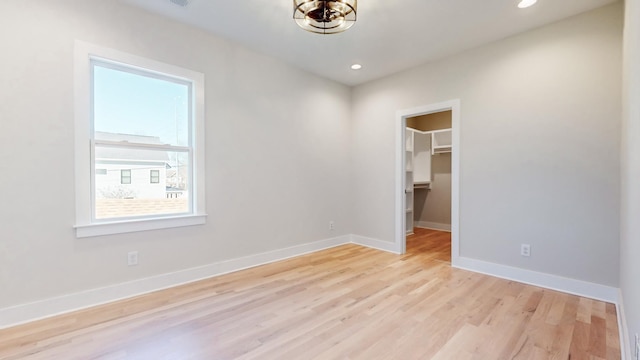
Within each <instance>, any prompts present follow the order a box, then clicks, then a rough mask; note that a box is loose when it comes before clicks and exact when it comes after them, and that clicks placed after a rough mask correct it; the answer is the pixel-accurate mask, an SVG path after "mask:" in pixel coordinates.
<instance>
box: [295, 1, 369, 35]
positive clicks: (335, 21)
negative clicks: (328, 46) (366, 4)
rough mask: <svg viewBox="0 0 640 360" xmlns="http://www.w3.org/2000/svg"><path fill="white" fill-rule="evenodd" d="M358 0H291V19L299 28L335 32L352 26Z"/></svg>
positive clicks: (325, 32) (316, 31) (324, 32)
mask: <svg viewBox="0 0 640 360" xmlns="http://www.w3.org/2000/svg"><path fill="white" fill-rule="evenodd" d="M357 12H358V0H333V1H318V0H293V19H294V20H295V21H296V23H297V24H298V26H300V27H301V28H303V29H305V30H307V31H311V32H314V33H318V34H336V33H340V32H343V31H345V30H347V29H348V28H350V27H351V26H353V24H355V22H356V17H357V16H356V14H357Z"/></svg>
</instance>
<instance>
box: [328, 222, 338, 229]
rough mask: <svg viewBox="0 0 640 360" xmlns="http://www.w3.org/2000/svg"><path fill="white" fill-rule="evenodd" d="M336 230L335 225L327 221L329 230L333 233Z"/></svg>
mask: <svg viewBox="0 0 640 360" xmlns="http://www.w3.org/2000/svg"><path fill="white" fill-rule="evenodd" d="M335 229H336V226H335V224H334V223H333V221H329V230H331V231H333V230H335Z"/></svg>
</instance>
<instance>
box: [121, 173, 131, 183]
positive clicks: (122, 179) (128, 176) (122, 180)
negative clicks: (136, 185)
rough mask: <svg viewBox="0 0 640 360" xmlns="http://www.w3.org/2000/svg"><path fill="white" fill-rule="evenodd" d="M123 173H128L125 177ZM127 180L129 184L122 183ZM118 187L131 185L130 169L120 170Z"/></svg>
mask: <svg viewBox="0 0 640 360" xmlns="http://www.w3.org/2000/svg"><path fill="white" fill-rule="evenodd" d="M125 172H129V175H127V176H125ZM127 178H128V179H129V182H124V179H127ZM120 185H131V169H120Z"/></svg>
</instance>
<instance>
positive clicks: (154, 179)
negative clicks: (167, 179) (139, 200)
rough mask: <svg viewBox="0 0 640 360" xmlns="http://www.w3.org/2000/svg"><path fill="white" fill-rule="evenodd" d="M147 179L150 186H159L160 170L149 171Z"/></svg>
mask: <svg viewBox="0 0 640 360" xmlns="http://www.w3.org/2000/svg"><path fill="white" fill-rule="evenodd" d="M149 177H150V182H151V183H152V184H160V170H151V173H150V174H149Z"/></svg>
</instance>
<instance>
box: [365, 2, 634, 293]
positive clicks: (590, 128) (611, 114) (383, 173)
mask: <svg viewBox="0 0 640 360" xmlns="http://www.w3.org/2000/svg"><path fill="white" fill-rule="evenodd" d="M622 10H623V9H622V5H621V4H620V3H617V4H613V5H610V6H606V7H604V8H600V9H598V10H595V11H592V12H587V13H584V14H581V15H578V16H575V17H572V18H569V19H566V20H563V21H560V22H558V23H555V24H551V25H549V26H545V27H542V28H539V29H536V30H533V31H530V32H527V33H524V34H521V35H518V36H514V37H510V38H507V39H504V40H501V41H498V42H495V43H492V44H489V45H486V46H483V47H480V48H476V49H473V50H470V51H467V52H464V53H461V54H458V55H456V56H452V57H449V58H446V59H443V60H441V61H436V62H433V63H430V64H426V65H423V66H420V67H417V68H414V69H412V70H409V71H406V72H402V73H399V74H396V75H393V76H390V77H388V78H384V79H381V80H378V81H375V82H372V83H368V84H364V85H362V86H358V87H356V88H355V89H354V91H353V119H352V121H353V129H352V131H353V149H352V152H353V166H352V184H353V186H352V191H353V196H354V208H353V218H354V227H353V230H354V232H355V233H356V234H359V235H362V236H366V237H369V238H375V239H379V240H382V241H388V242H392V241H394V229H395V227H394V225H395V224H394V219H395V214H394V209H395V148H396V146H400V145H398V144H396V143H395V127H394V126H395V124H394V121H395V115H396V111H398V110H399V109H409V108H414V107H417V106H422V105H427V104H434V103H439V102H442V101H447V100H450V99H460V101H461V148H460V156H461V169H460V252H461V256H464V257H469V258H475V259H479V260H484V261H489V262H494V263H498V264H503V265H510V266H515V267H519V268H524V269H530V270H534V271H539V272H544V273H550V274H555V275H559V276H565V277H569V278H574V279H580V280H585V281H589V282H593V283H598V284H603V285H609V286H617V285H618V275H619V274H618V270H617V268H618V260H619V251H618V250H619V241H618V238H619V220H620V217H619V212H620V207H619V199H620V197H619V195H620V191H619V190H620V185H619V180H620V166H619V160H620V158H619V146H620V117H621V104H620V97H621V62H622V36H621V35H622V14H623V11H622ZM371 164H376V166H371ZM373 194H375V196H372V195H373ZM521 243H528V244H531V253H532V256H531V257H529V258H524V257H521V256H520V255H519V252H520V244H521Z"/></svg>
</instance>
